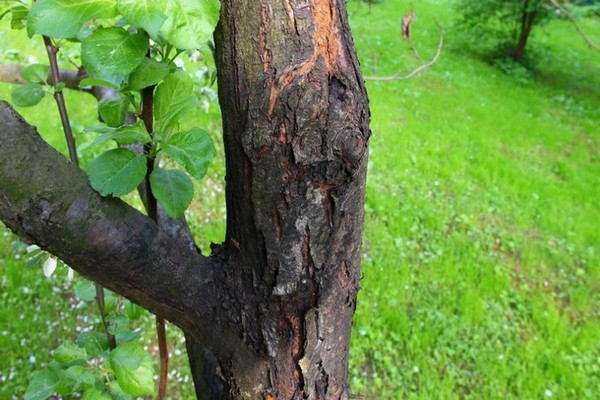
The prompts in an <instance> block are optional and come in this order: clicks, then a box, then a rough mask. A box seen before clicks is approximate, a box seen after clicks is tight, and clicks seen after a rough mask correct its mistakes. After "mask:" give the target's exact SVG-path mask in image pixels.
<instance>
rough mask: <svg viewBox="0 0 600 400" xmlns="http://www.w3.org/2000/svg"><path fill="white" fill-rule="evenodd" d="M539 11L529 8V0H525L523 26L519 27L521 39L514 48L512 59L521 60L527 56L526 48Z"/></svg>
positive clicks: (522, 16) (522, 17)
mask: <svg viewBox="0 0 600 400" xmlns="http://www.w3.org/2000/svg"><path fill="white" fill-rule="evenodd" d="M536 16H537V13H536V11H535V9H531V10H530V9H529V0H525V2H524V4H523V13H522V15H521V27H520V29H519V40H518V41H517V44H516V46H515V48H514V49H513V54H512V60H513V61H514V62H521V61H522V60H523V57H524V56H525V48H526V47H527V41H528V40H529V36H530V35H531V30H532V29H533V25H534V24H535V19H536Z"/></svg>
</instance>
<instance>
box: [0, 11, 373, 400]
mask: <svg viewBox="0 0 600 400" xmlns="http://www.w3.org/2000/svg"><path fill="white" fill-rule="evenodd" d="M215 36H216V43H217V58H218V60H217V64H218V82H219V99H220V104H221V108H222V113H223V129H224V142H225V153H226V167H227V175H226V184H227V188H226V194H227V236H226V239H225V243H224V244H223V245H215V246H213V254H212V255H211V256H210V257H204V256H202V255H201V254H199V252H198V251H197V250H196V248H195V246H194V245H193V242H192V241H191V240H190V239H189V235H188V234H187V233H186V234H184V235H182V236H181V237H180V236H179V235H178V234H177V232H184V233H185V232H188V231H187V230H186V228H185V223H184V221H183V220H181V219H179V220H171V219H167V218H165V219H164V220H163V219H162V218H161V219H160V221H161V224H160V226H157V225H156V224H155V223H154V222H153V221H152V220H150V219H149V218H148V217H146V216H144V215H142V214H140V213H139V212H137V211H136V210H134V209H133V208H131V207H129V206H127V205H126V204H125V203H123V202H122V201H120V200H119V199H114V198H102V197H101V196H100V195H98V194H97V193H96V192H94V191H93V190H92V189H91V188H90V187H89V185H88V183H87V180H86V178H85V175H84V174H83V173H82V172H81V171H80V170H79V169H77V168H76V167H75V166H73V165H72V164H70V163H69V162H68V161H67V160H65V159H64V157H63V156H62V155H60V154H58V153H56V152H55V151H54V150H52V149H51V148H49V146H48V145H47V144H45V143H44V142H43V141H42V140H41V139H40V138H39V136H38V135H37V133H36V132H35V129H34V128H32V127H30V126H28V125H27V124H26V123H25V122H24V121H23V120H22V119H21V118H20V117H19V116H18V115H17V114H16V113H15V112H14V111H13V110H12V109H11V108H10V107H9V106H8V105H7V104H6V103H0V143H2V145H1V146H0V218H1V219H2V220H3V221H4V222H5V223H6V225H7V226H8V227H9V228H11V229H12V230H13V231H14V232H16V233H17V234H18V235H19V236H21V237H22V238H23V239H25V240H26V241H28V242H33V243H38V244H39V245H40V246H41V247H42V248H44V249H46V250H48V251H50V252H52V253H54V254H56V255H57V256H59V257H60V258H61V259H63V260H64V261H65V262H67V263H68V264H69V265H71V266H72V267H73V268H75V269H76V270H77V271H79V272H80V273H82V274H83V275H85V276H87V277H89V278H90V279H93V280H95V281H97V282H100V283H101V284H103V285H105V286H106V287H108V288H110V289H112V290H114V291H116V292H117V293H119V294H122V295H124V296H126V297H128V298H130V299H132V300H133V301H135V302H137V303H138V304H140V305H142V306H144V307H146V308H148V309H149V310H151V311H152V312H155V313H157V314H159V315H161V316H164V317H165V318H167V319H168V320H170V321H171V322H173V323H174V324H176V325H178V326H179V327H181V328H182V329H183V330H184V332H185V334H186V339H187V348H188V354H189V357H190V364H191V367H192V371H193V374H194V381H195V383H196V384H197V387H196V391H197V394H198V398H200V399H218V398H227V399H334V400H337V399H347V398H348V397H349V393H348V386H347V372H348V350H349V339H350V331H351V325H352V317H353V314H354V310H355V308H356V295H357V291H358V286H359V279H360V270H359V268H360V258H361V252H360V245H361V234H362V226H363V204H364V191H365V177H366V166H367V143H368V138H369V134H370V131H369V110H368V104H367V96H366V92H365V88H364V84H363V80H362V78H361V74H360V70H359V66H358V61H357V58H356V54H355V52H354V46H353V43H352V39H351V37H350V33H349V31H348V22H347V16H346V13H345V3H344V2H343V1H342V0H298V1H294V0H273V1H267V0H258V1H251V2H247V1H239V0H223V1H222V10H221V21H220V23H219V26H218V28H217V32H216V35H215Z"/></svg>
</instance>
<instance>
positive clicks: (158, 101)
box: [154, 70, 196, 133]
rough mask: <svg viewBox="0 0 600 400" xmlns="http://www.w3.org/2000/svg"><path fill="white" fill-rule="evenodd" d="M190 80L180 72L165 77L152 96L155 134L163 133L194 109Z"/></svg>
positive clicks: (194, 101)
mask: <svg viewBox="0 0 600 400" xmlns="http://www.w3.org/2000/svg"><path fill="white" fill-rule="evenodd" d="M193 88H194V83H193V82H192V79H191V78H190V77H189V76H188V74H186V73H185V72H183V71H181V70H176V71H175V72H173V73H171V74H169V75H167V76H166V77H165V79H164V80H163V81H162V82H161V83H160V84H159V85H158V87H157V88H156V92H155V94H154V120H155V122H156V126H155V129H156V131H157V132H160V133H165V132H166V130H167V129H169V128H171V127H173V126H175V124H177V122H178V121H179V120H180V119H181V118H182V117H184V116H185V115H186V114H187V113H188V112H190V111H191V110H192V108H194V106H195V104H196V97H195V96H194V94H193Z"/></svg>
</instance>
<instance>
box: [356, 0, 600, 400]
mask: <svg viewBox="0 0 600 400" xmlns="http://www.w3.org/2000/svg"><path fill="white" fill-rule="evenodd" d="M408 11H409V9H408V7H407V6H406V5H405V4H404V3H403V2H401V1H393V0H386V1H385V3H384V4H382V5H379V6H376V7H373V8H372V10H371V14H369V13H368V10H367V8H366V7H362V8H359V7H357V6H355V5H353V6H351V7H350V13H351V14H352V27H353V33H354V35H355V40H356V44H357V47H358V49H359V56H360V58H361V60H362V66H363V69H364V72H365V74H366V75H380V76H385V75H392V74H393V73H395V72H396V71H397V70H398V69H401V68H408V69H410V68H414V67H415V66H416V65H418V64H419V62H418V60H414V59H413V57H412V56H411V52H410V49H409V47H408V45H407V44H406V43H401V42H400V41H399V39H398V38H399V36H400V31H399V29H400V28H399V26H400V24H399V21H400V17H401V13H402V12H408ZM415 13H416V15H417V19H416V20H415V23H414V25H413V41H414V43H415V46H416V47H417V48H419V50H420V52H421V53H422V55H423V57H424V58H427V57H430V56H431V55H432V54H433V53H434V52H435V47H436V42H437V28H436V25H435V19H437V20H439V21H440V23H441V24H442V25H443V26H444V27H445V32H446V37H445V39H446V47H445V50H444V52H443V54H442V57H441V59H440V61H439V62H438V63H437V64H436V65H435V66H434V67H433V68H431V69H429V70H427V72H425V73H422V74H421V75H420V76H419V77H418V78H416V79H412V80H408V81H394V82H385V83H382V82H369V83H368V85H367V86H368V91H369V94H370V97H371V106H372V129H373V137H372V139H371V149H370V150H371V159H370V160H371V161H370V164H369V177H368V179H369V180H368V188H367V205H366V207H367V217H366V233H365V240H364V253H365V254H364V263H363V274H364V279H363V280H362V287H363V290H362V291H361V292H360V295H359V307H358V311H357V315H356V321H355V327H356V328H355V330H354V335H353V341H352V352H351V368H352V380H351V383H352V385H353V391H354V392H357V393H361V394H364V395H365V396H366V398H369V399H371V398H372V399H375V398H381V399H397V398H410V399H412V398H414V399H417V398H418V399H454V398H465V399H466V398H472V399H511V398H512V399H539V398H547V397H549V396H553V397H555V398H573V399H575V398H577V399H583V398H590V399H591V398H595V396H597V395H598V393H600V322H599V317H600V295H599V293H600V265H599V260H600V259H599V257H598V251H599V250H600V247H599V244H600V238H599V233H600V225H599V221H600V164H599V163H598V155H599V150H600V148H599V145H600V138H599V134H600V129H599V128H598V121H599V117H600V112H599V110H600V107H599V106H600V68H599V66H600V53H593V52H592V51H590V50H589V49H587V48H586V47H585V46H584V44H583V40H582V39H581V38H580V37H579V36H578V35H577V34H576V33H574V30H573V28H572V26H570V25H569V24H568V23H567V22H564V21H556V22H553V23H551V24H549V25H548V26H546V27H545V28H544V29H543V31H539V32H537V33H536V36H535V37H534V38H533V42H532V43H531V45H532V47H531V48H532V49H536V50H537V51H536V53H537V54H538V57H539V59H538V62H537V63H536V67H535V69H534V70H533V71H531V72H527V71H523V70H519V69H516V70H515V71H513V73H512V74H509V75H506V74H504V73H502V72H501V71H500V70H498V69H496V68H494V67H493V66H491V65H489V64H487V63H485V62H483V61H481V60H479V59H477V58H474V56H473V55H472V54H469V52H467V51H465V50H464V49H462V48H461V45H460V43H459V42H458V41H457V39H456V37H455V36H456V35H453V31H452V24H451V18H452V15H451V10H450V9H449V7H448V2H443V1H423V2H419V4H418V5H416V6H415ZM390 16H391V17H390ZM373 21H377V23H373ZM585 27H586V29H588V30H589V32H590V34H592V35H594V37H599V36H600V24H599V23H598V22H595V23H589V21H586V23H585Z"/></svg>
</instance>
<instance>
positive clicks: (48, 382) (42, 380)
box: [25, 371, 59, 400]
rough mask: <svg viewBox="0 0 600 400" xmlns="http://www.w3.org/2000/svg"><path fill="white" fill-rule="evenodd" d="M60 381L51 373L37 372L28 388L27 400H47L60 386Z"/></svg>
mask: <svg viewBox="0 0 600 400" xmlns="http://www.w3.org/2000/svg"><path fill="white" fill-rule="evenodd" d="M58 382H59V379H58V377H57V376H56V374H54V373H52V372H51V371H43V372H36V373H35V374H34V375H33V379H32V380H31V382H29V386H27V391H26V392H25V400H46V399H47V398H48V397H49V396H50V395H51V394H52V393H54V388H55V387H56V385H57V384H58Z"/></svg>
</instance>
